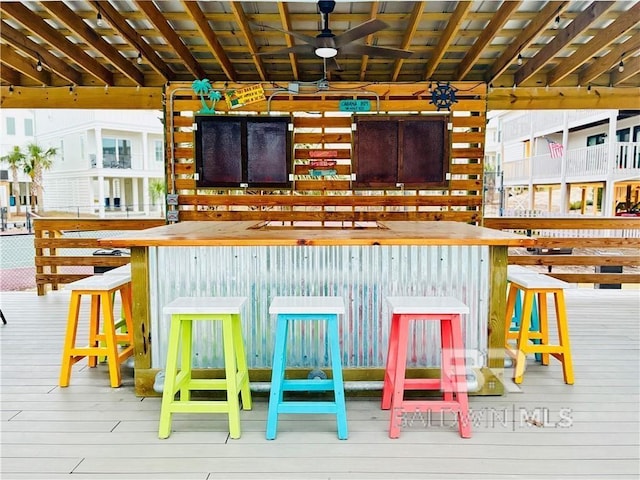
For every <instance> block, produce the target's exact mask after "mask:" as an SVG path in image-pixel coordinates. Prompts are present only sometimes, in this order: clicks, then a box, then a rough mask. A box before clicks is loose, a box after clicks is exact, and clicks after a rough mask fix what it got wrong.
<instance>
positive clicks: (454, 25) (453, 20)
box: [424, 2, 473, 80]
mask: <svg viewBox="0 0 640 480" xmlns="http://www.w3.org/2000/svg"><path fill="white" fill-rule="evenodd" d="M472 3H473V2H458V5H457V6H456V9H455V10H454V11H453V13H452V14H451V17H450V18H449V21H448V22H447V26H446V27H445V29H444V31H443V32H442V35H441V36H440V40H439V41H438V46H437V47H436V49H435V50H434V52H433V53H432V54H431V58H429V61H428V62H427V68H426V70H425V72H424V78H425V80H430V79H431V77H432V76H433V73H434V72H435V71H436V68H438V65H439V64H440V61H441V60H442V58H443V57H444V54H445V53H447V49H448V48H449V45H451V42H452V41H453V39H454V38H455V36H456V35H457V34H458V32H459V31H460V28H461V27H462V22H463V21H464V19H465V17H466V15H467V13H468V12H469V9H470V8H471V4H472Z"/></svg>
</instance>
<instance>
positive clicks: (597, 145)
mask: <svg viewBox="0 0 640 480" xmlns="http://www.w3.org/2000/svg"><path fill="white" fill-rule="evenodd" d="M487 132H488V133H490V134H491V135H492V138H494V137H495V138H494V140H495V145H494V146H495V148H488V150H489V153H490V154H491V155H493V157H494V159H495V160H496V162H498V163H499V164H500V176H501V178H502V182H503V183H502V187H501V191H502V192H503V195H504V198H503V200H504V204H505V208H504V211H503V212H502V213H503V214H505V215H521V214H536V213H539V214H543V215H544V214H547V213H549V214H554V213H555V214H558V215H563V214H567V213H569V212H571V211H572V210H574V211H576V210H579V211H580V212H581V213H589V214H597V215H604V216H612V215H614V214H616V213H618V214H620V213H621V212H622V211H625V210H626V209H629V208H631V207H633V205H636V204H638V202H640V111H638V110H549V111H542V110H539V111H513V112H500V113H499V114H496V115H495V116H493V117H492V118H491V119H490V121H489V125H488V128H487ZM489 143H490V142H489V141H488V142H487V145H489ZM523 198H524V199H525V200H524V201H523ZM511 199H519V200H518V201H516V202H513V201H511V202H510V200H511ZM574 199H577V200H574ZM539 204H542V205H544V208H540V206H539ZM587 207H589V208H587Z"/></svg>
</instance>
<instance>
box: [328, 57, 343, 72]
mask: <svg viewBox="0 0 640 480" xmlns="http://www.w3.org/2000/svg"><path fill="white" fill-rule="evenodd" d="M327 68H328V69H329V70H331V71H332V72H344V70H343V69H342V67H341V66H340V64H339V63H338V60H337V59H336V57H331V58H328V59H327Z"/></svg>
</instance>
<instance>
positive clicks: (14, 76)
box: [0, 61, 22, 85]
mask: <svg viewBox="0 0 640 480" xmlns="http://www.w3.org/2000/svg"><path fill="white" fill-rule="evenodd" d="M0 80H2V81H3V82H6V83H8V84H9V85H20V84H22V75H21V74H20V72H18V71H17V70H14V69H13V68H11V67H10V66H9V65H5V64H4V63H2V62H1V61H0Z"/></svg>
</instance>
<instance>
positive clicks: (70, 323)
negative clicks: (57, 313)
mask: <svg viewBox="0 0 640 480" xmlns="http://www.w3.org/2000/svg"><path fill="white" fill-rule="evenodd" d="M79 316H80V294H79V293H77V292H71V300H70V302H69V313H68V314H67V332H66V334H65V338H64V347H63V349H62V365H61V367H60V379H59V381H58V385H60V386H61V387H68V386H69V381H70V380H71V366H72V365H73V364H74V363H75V362H74V358H73V357H74V355H73V353H72V349H73V348H74V347H75V345H76V334H77V332H78V317H79Z"/></svg>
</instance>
